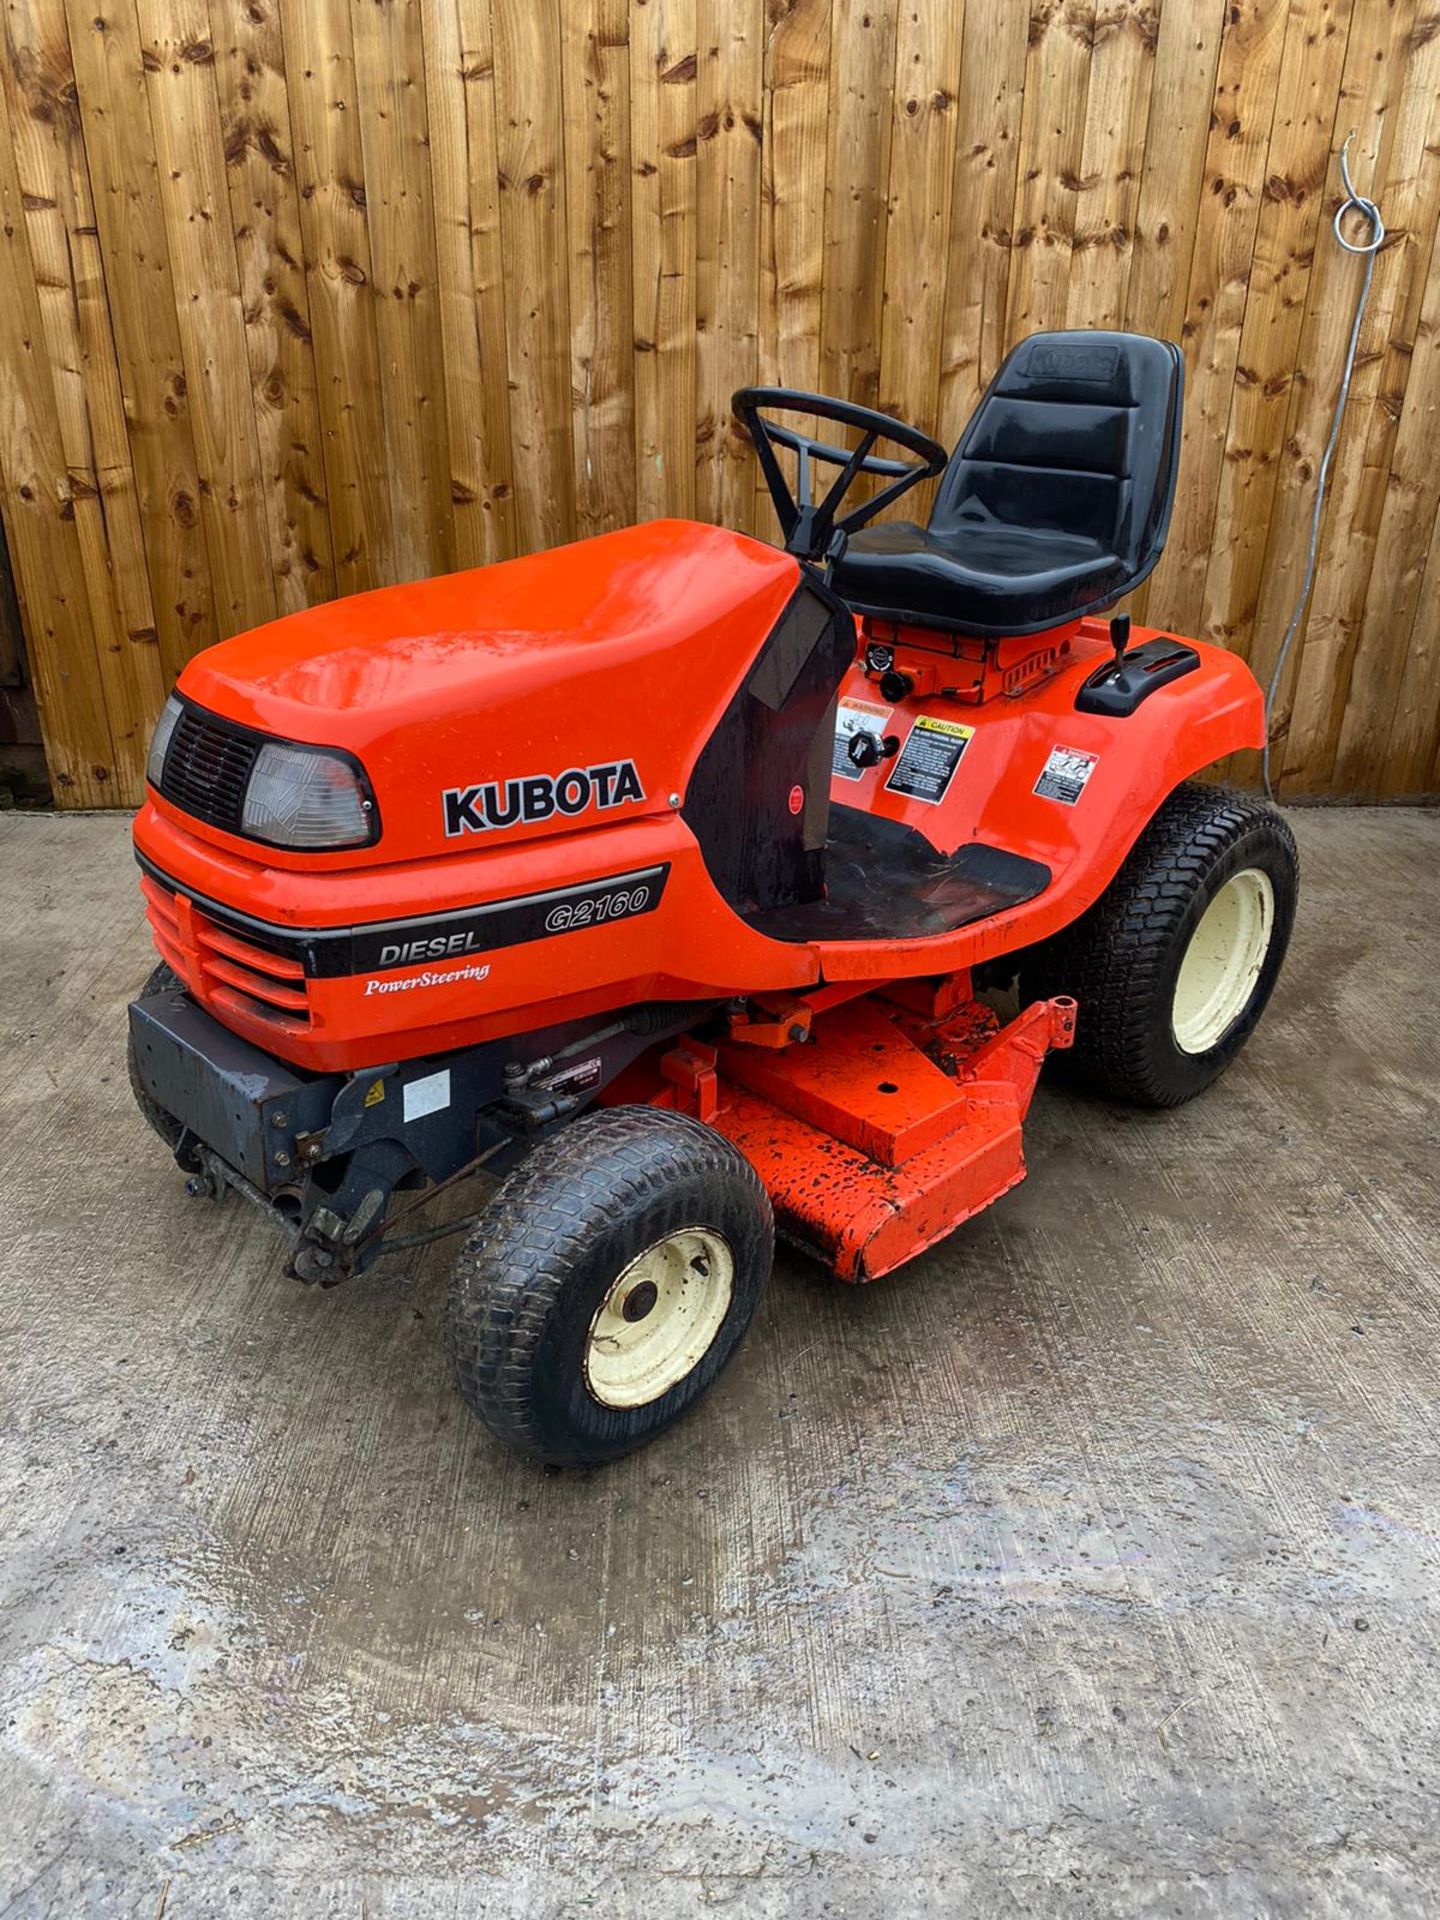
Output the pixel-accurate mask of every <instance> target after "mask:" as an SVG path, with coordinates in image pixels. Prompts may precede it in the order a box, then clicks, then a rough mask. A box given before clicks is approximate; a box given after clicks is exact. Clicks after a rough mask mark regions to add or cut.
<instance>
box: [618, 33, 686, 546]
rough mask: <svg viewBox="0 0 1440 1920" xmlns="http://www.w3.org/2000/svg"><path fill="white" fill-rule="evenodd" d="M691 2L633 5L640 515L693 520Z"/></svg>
mask: <svg viewBox="0 0 1440 1920" xmlns="http://www.w3.org/2000/svg"><path fill="white" fill-rule="evenodd" d="M698 71H699V54H698V51H697V40H696V20H695V0H635V6H634V9H633V11H632V13H631V16H630V155H631V165H632V167H633V169H634V182H635V184H634V192H633V195H632V199H631V208H632V213H631V220H632V232H633V245H634V252H633V259H634V288H635V463H636V466H635V510H636V513H637V514H638V516H639V518H640V519H642V520H650V519H654V518H655V516H656V515H658V514H681V515H687V516H691V515H693V514H694V512H695V401H696V359H695V245H696V236H695V190H696V183H695V154H696V145H697V116H696V98H695V85H696V78H697V74H698Z"/></svg>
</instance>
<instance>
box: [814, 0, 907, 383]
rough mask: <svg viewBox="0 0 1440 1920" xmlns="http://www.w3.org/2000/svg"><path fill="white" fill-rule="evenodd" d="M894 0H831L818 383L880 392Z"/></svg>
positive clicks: (893, 65) (893, 67) (893, 48)
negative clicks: (831, 29)
mask: <svg viewBox="0 0 1440 1920" xmlns="http://www.w3.org/2000/svg"><path fill="white" fill-rule="evenodd" d="M896 10H897V0H835V16H834V18H835V28H834V45H833V49H832V53H831V63H830V74H831V79H830V112H829V117H828V119H829V124H828V135H827V158H826V167H825V177H826V180H827V181H828V182H829V187H828V192H827V195H826V204H825V288H824V298H823V301H822V315H821V333H820V385H821V387H822V389H823V390H824V391H825V392H826V393H833V394H838V395H839V396H840V398H841V399H843V400H853V401H855V402H856V403H857V404H858V405H860V406H870V407H873V406H875V405H877V404H878V402H879V399H880V339H881V333H882V329H883V326H884V294H885V253H886V225H885V208H886V203H887V201H888V198H889V193H890V135H891V122H892V115H891V110H890V103H891V94H892V90H893V88H894V84H895V26H896Z"/></svg>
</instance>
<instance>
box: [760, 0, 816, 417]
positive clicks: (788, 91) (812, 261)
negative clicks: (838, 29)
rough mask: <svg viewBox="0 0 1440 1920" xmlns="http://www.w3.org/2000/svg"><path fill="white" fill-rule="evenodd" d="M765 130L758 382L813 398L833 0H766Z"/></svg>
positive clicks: (762, 133)
mask: <svg viewBox="0 0 1440 1920" xmlns="http://www.w3.org/2000/svg"><path fill="white" fill-rule="evenodd" d="M765 17H766V21H767V32H766V36H765V70H764V109H763V111H764V126H763V129H761V130H760V135H759V137H760V147H761V160H762V166H763V185H762V192H761V249H760V258H761V278H760V287H759V301H760V329H759V331H760V379H761V380H762V381H763V382H764V383H765V384H766V385H767V386H790V387H799V388H801V389H802V390H803V391H805V392H808V393H813V392H814V391H815V390H816V388H817V387H818V385H819V382H820V332H821V326H822V324H823V315H824V270H825V179H826V176H825V156H826V151H827V142H828V136H829V120H830V48H831V28H832V0H769V4H768V5H767V7H766V15H765Z"/></svg>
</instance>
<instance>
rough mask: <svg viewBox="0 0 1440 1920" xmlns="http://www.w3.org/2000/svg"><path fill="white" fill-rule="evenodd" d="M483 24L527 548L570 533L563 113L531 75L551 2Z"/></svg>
mask: <svg viewBox="0 0 1440 1920" xmlns="http://www.w3.org/2000/svg"><path fill="white" fill-rule="evenodd" d="M493 21H494V33H495V78H496V106H497V110H498V115H499V140H500V230H501V234H502V236H503V240H504V247H505V296H506V298H505V313H506V329H507V340H508V345H509V353H510V388H511V408H510V437H511V444H512V447H513V451H514V460H515V467H516V471H517V472H521V473H523V474H524V475H525V485H524V487H523V489H522V491H521V493H520V497H519V501H518V503H517V504H518V512H517V523H518V528H519V535H520V545H521V549H522V551H524V552H532V551H533V550H534V549H536V548H538V547H553V546H555V545H556V544H557V543H558V542H560V541H562V540H569V539H571V538H572V537H573V535H574V531H575V476H574V469H573V466H572V454H571V446H570V419H571V390H570V309H569V275H568V272H567V257H566V256H567V235H566V227H565V169H564V159H563V155H562V152H561V145H562V139H563V120H562V110H561V103H560V89H559V87H558V86H556V85H553V84H552V85H550V86H548V87H547V86H544V85H539V86H537V85H536V79H535V77H536V76H537V75H541V74H549V75H552V76H558V75H559V72H560V19H559V13H558V7H557V0H538V4H537V0H495V8H494V14H493Z"/></svg>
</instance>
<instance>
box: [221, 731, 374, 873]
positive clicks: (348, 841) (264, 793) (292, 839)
mask: <svg viewBox="0 0 1440 1920" xmlns="http://www.w3.org/2000/svg"><path fill="white" fill-rule="evenodd" d="M374 829H375V809H374V802H373V801H372V800H371V799H370V798H369V797H368V795H367V794H366V792H365V790H364V788H363V787H362V786H361V783H360V776H359V774H358V773H357V771H356V769H355V768H354V766H353V765H351V763H350V762H349V761H348V760H342V759H340V758H339V756H338V755H336V754H333V753H326V752H325V751H324V749H323V748H318V747H287V746H281V745H280V744H279V743H278V742H276V741H270V742H268V743H267V744H266V745H265V746H263V747H262V748H261V749H260V752H259V755H258V757H257V758H256V761H255V767H254V770H253V772H252V773H251V775H250V783H249V785H248V787H247V788H246V790H245V805H244V809H243V811H242V814H241V824H240V830H241V832H242V833H248V834H252V835H253V836H254V837H255V839H257V840H268V841H270V842H271V844H272V845H274V846H281V847H309V848H324V847H363V846H364V845H365V844H366V843H367V842H368V841H370V840H372V839H374V837H375V831H374Z"/></svg>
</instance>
